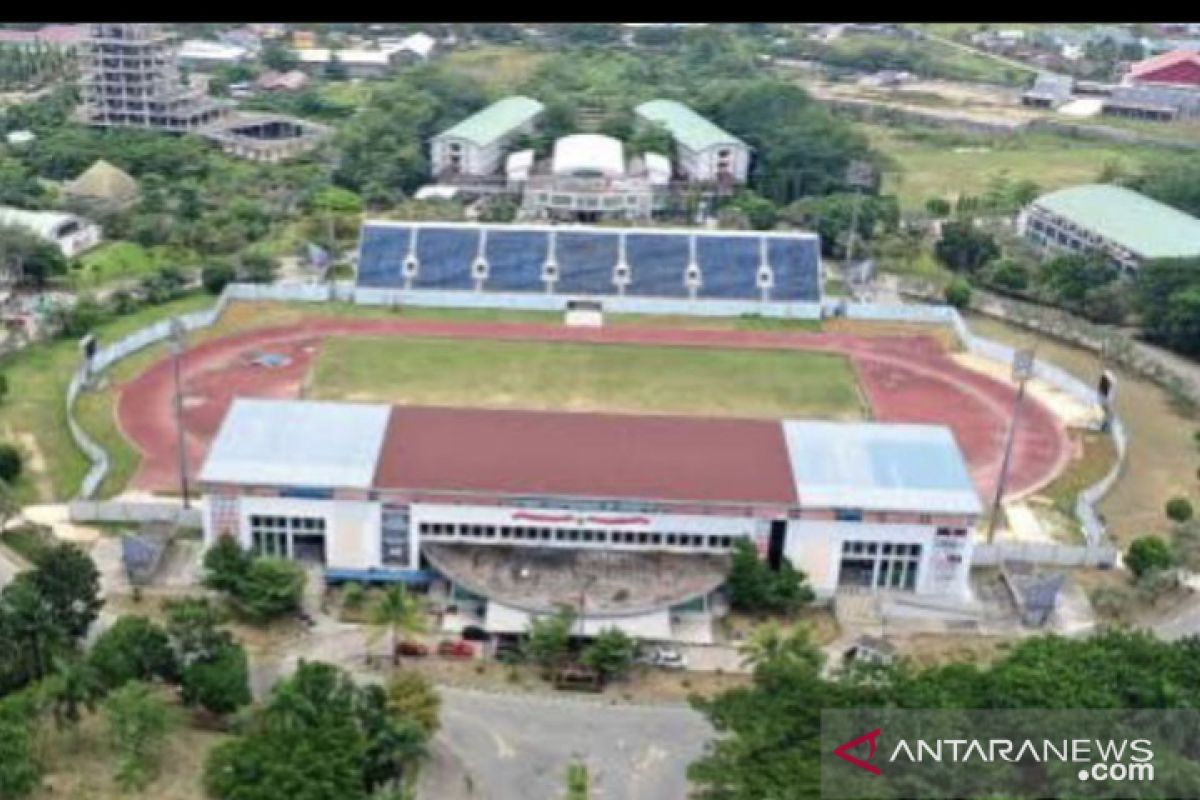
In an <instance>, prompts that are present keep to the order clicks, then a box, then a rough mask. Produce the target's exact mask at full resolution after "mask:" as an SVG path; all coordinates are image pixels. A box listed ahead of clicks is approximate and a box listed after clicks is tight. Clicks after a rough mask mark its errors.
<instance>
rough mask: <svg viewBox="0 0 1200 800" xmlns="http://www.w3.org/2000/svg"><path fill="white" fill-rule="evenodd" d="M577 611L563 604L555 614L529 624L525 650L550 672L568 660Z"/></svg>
mask: <svg viewBox="0 0 1200 800" xmlns="http://www.w3.org/2000/svg"><path fill="white" fill-rule="evenodd" d="M574 626H575V612H574V611H573V610H572V609H571V608H569V607H567V606H563V607H561V608H559V609H558V611H556V612H555V613H554V614H552V615H550V616H545V617H539V618H537V619H535V620H534V621H533V622H532V623H531V624H530V625H529V635H528V637H527V638H526V640H525V652H526V654H527V655H528V657H529V659H530V660H531V661H533V662H534V663H535V664H537V665H539V666H540V667H541V668H542V670H543V671H544V672H546V673H549V672H551V671H553V670H555V669H558V668H559V667H561V666H562V665H563V663H564V662H565V661H566V659H567V656H568V654H569V653H570V648H571V629H572V628H573V627H574Z"/></svg>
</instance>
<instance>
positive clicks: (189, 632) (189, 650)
mask: <svg viewBox="0 0 1200 800" xmlns="http://www.w3.org/2000/svg"><path fill="white" fill-rule="evenodd" d="M164 610H165V611H166V613H167V636H169V637H170V640H171V645H172V647H173V649H174V651H175V655H176V658H177V659H178V661H179V664H180V666H183V667H186V666H188V665H189V664H192V663H194V662H196V661H205V660H208V659H211V658H214V657H215V656H216V655H217V653H218V652H220V651H221V650H222V649H224V648H225V647H226V646H228V645H229V644H231V643H232V642H233V637H232V636H230V634H229V632H228V631H225V630H221V629H220V628H219V626H220V624H221V623H222V622H223V621H224V620H223V618H222V616H221V614H220V611H219V609H218V608H217V607H216V605H214V604H213V603H211V602H209V600H208V598H204V597H179V598H173V599H171V600H168V601H167V602H166V604H165V606H164Z"/></svg>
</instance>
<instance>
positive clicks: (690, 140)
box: [634, 100, 750, 183]
mask: <svg viewBox="0 0 1200 800" xmlns="http://www.w3.org/2000/svg"><path fill="white" fill-rule="evenodd" d="M634 110H635V112H636V113H637V116H638V118H639V119H641V120H642V121H643V122H645V123H649V124H652V125H661V126H662V127H663V128H665V129H666V130H667V132H668V133H670V134H671V138H673V139H674V140H675V146H676V149H677V150H678V155H679V159H678V162H679V168H680V171H681V172H683V173H684V174H685V175H686V176H687V177H688V178H690V179H692V180H697V181H720V180H732V181H734V182H736V183H745V182H746V175H747V173H748V172H749V168H750V148H749V146H747V145H746V143H745V142H743V141H742V140H741V139H739V138H737V137H736V136H734V135H733V134H731V133H728V132H726V131H724V130H722V129H721V128H719V127H717V126H716V125H714V124H713V123H712V122H711V121H709V120H707V119H705V118H704V117H702V116H700V115H699V114H697V113H696V112H695V111H693V110H692V109H690V108H688V107H687V106H685V105H684V104H683V103H679V102H676V101H674V100H650V101H649V102H646V103H642V104H641V105H640V106H638V107H637V108H636V109H634Z"/></svg>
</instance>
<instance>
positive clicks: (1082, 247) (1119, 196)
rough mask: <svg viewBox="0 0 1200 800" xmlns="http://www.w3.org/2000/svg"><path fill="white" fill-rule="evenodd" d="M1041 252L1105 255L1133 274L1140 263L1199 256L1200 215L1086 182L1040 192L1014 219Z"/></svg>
mask: <svg viewBox="0 0 1200 800" xmlns="http://www.w3.org/2000/svg"><path fill="white" fill-rule="evenodd" d="M1017 230H1018V231H1019V232H1020V233H1021V234H1022V235H1023V236H1024V237H1025V238H1026V239H1027V240H1028V241H1029V242H1031V243H1032V244H1033V245H1034V246H1035V247H1037V248H1038V249H1039V250H1040V251H1041V252H1042V253H1043V254H1045V255H1047V256H1052V255H1055V254H1058V253H1064V252H1066V253H1085V252H1089V251H1094V252H1100V253H1103V254H1105V255H1106V256H1107V257H1108V258H1109V259H1110V260H1111V261H1112V262H1113V263H1114V264H1116V265H1118V266H1119V267H1120V268H1121V269H1122V270H1123V271H1124V272H1126V273H1129V274H1132V273H1133V272H1134V271H1136V270H1137V268H1138V267H1139V266H1140V265H1141V264H1142V263H1143V262H1145V261H1148V260H1151V259H1158V258H1192V257H1195V256H1200V219H1196V218H1195V217H1193V216H1191V215H1190V214H1185V213H1184V212H1182V211H1180V210H1178V209H1176V208H1172V207H1170V206H1168V205H1164V204H1162V203H1160V202H1158V201H1157V200H1153V199H1151V198H1149V197H1146V196H1145V195H1143V194H1139V193H1138V192H1135V191H1133V190H1132V189H1126V188H1124V187H1122V186H1110V185H1107V184H1091V185H1084V186H1072V187H1069V188H1066V189H1059V190H1058V191H1055V192H1050V193H1049V194H1044V195H1042V196H1041V197H1039V198H1038V199H1037V200H1034V201H1033V203H1031V204H1030V205H1029V206H1028V207H1027V208H1025V209H1024V210H1023V211H1022V212H1021V213H1020V215H1018V217H1017Z"/></svg>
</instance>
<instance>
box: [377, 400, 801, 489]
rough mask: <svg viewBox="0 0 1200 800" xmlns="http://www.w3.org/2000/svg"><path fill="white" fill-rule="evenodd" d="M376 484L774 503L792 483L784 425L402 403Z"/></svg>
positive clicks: (397, 411)
mask: <svg viewBox="0 0 1200 800" xmlns="http://www.w3.org/2000/svg"><path fill="white" fill-rule="evenodd" d="M375 483H376V485H377V486H379V487H380V488H390V489H399V488H405V489H427V490H435V491H467V492H494V493H500V494H525V495H556V496H568V497H605V498H625V499H638V500H663V501H676V502H679V501H702V502H716V503H720V502H727V503H778V504H780V505H794V504H795V499H796V496H795V491H794V489H793V488H792V482H791V476H790V472H789V470H788V462H787V453H786V451H785V450H784V447H783V440H782V439H781V438H780V436H779V423H778V422H774V421H766V420H762V421H760V420H740V419H705V418H700V417H668V416H634V415H629V414H593V413H566V412H544V411H512V410H490V409H468V408H430V407H418V406H397V407H396V409H395V410H394V411H393V412H392V418H391V421H390V423H389V424H388V432H387V443H386V445H385V446H384V451H383V455H382V457H381V458H380V461H379V469H378V471H377V473H376V476H375Z"/></svg>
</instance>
